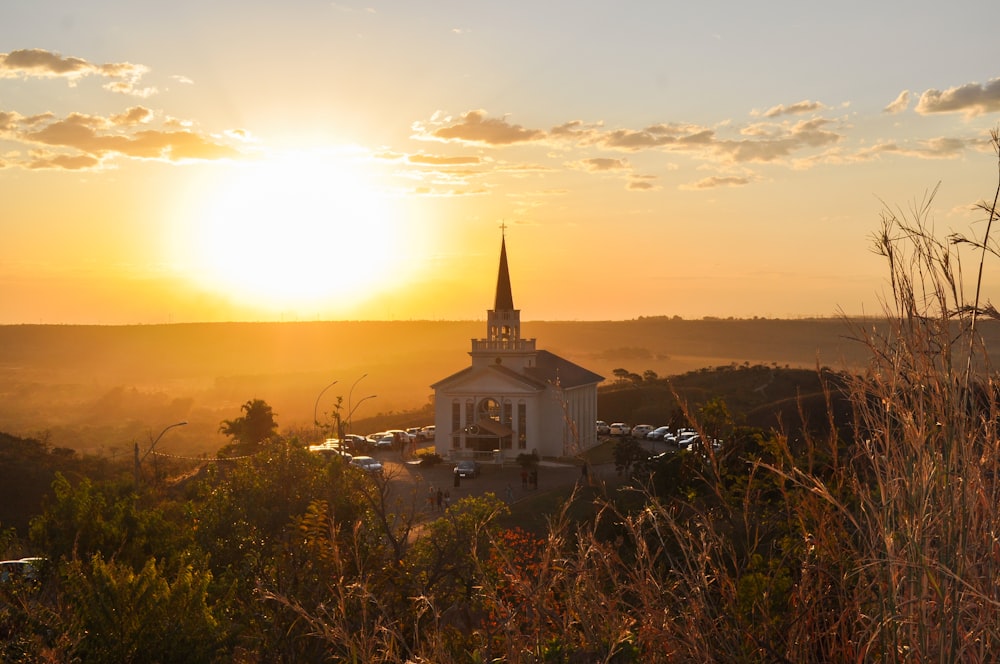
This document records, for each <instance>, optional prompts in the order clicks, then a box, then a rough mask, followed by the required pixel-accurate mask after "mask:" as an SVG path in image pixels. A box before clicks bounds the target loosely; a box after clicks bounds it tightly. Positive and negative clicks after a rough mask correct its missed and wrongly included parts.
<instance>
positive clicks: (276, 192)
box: [188, 152, 405, 310]
mask: <svg viewBox="0 0 1000 664" xmlns="http://www.w3.org/2000/svg"><path fill="white" fill-rule="evenodd" d="M234 169H235V170H234V173H233V174H232V175H231V176H228V177H227V178H226V179H225V180H224V181H223V182H222V183H220V185H219V186H218V187H217V188H216V189H215V190H214V191H209V192H208V193H206V198H207V200H206V201H205V202H204V206H203V208H202V209H201V210H200V212H199V213H198V214H197V215H196V218H195V219H194V220H192V221H193V222H194V228H193V229H192V233H193V236H192V237H191V238H189V239H190V241H191V246H189V247H188V251H190V252H191V255H190V256H189V258H190V260H191V263H193V265H192V267H193V269H192V271H191V272H192V275H191V276H192V277H193V278H195V279H196V280H197V281H198V282H199V283H200V285H201V286H202V287H204V288H207V289H208V290H211V291H214V292H217V293H219V294H221V295H224V296H227V297H230V298H232V299H234V300H237V301H240V302H243V303H253V304H255V305H257V306H259V307H261V308H264V309H271V310H281V309H283V308H287V307H290V306H291V307H310V306H312V307H319V306H325V305H329V304H334V305H338V306H344V305H347V304H350V303H353V302H357V301H359V300H362V299H365V298H367V297H371V296H372V295H373V294H374V293H377V292H378V291H380V290H381V289H383V288H385V287H387V286H389V285H391V284H392V283H393V282H394V280H396V279H398V277H399V276H400V269H399V267H398V266H399V265H400V261H401V246H402V244H403V242H402V241H403V240H404V237H403V235H404V231H405V225H404V223H403V221H402V220H401V219H399V218H398V217H397V216H395V215H394V214H393V208H392V205H391V201H390V199H389V198H388V197H387V196H386V195H385V194H383V193H381V192H378V191H376V190H375V189H374V188H373V187H372V186H371V184H370V183H369V182H366V181H365V180H364V176H363V174H362V173H361V172H360V171H359V170H357V169H356V168H352V167H351V166H350V165H348V162H346V161H345V160H344V159H343V157H340V156H338V155H330V154H313V153H304V152H298V153H290V154H284V155H282V156H280V157H279V158H271V159H267V160H261V161H255V162H252V163H247V164H236V165H234ZM331 300H336V301H335V302H330V301H331Z"/></svg>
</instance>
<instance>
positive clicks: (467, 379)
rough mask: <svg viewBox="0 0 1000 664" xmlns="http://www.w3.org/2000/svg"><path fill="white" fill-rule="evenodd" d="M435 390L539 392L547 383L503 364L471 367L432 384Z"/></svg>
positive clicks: (459, 391) (453, 391)
mask: <svg viewBox="0 0 1000 664" xmlns="http://www.w3.org/2000/svg"><path fill="white" fill-rule="evenodd" d="M431 389H433V390H435V391H442V392H450V393H456V392H457V393H461V392H470V393H477V394H480V393H484V392H493V393H496V392H500V393H511V392H515V393H516V392H523V393H532V394H534V393H537V392H541V391H543V390H544V389H545V383H541V382H539V381H537V380H536V379H534V378H532V377H530V376H528V375H525V374H521V373H518V372H516V371H513V370H511V369H508V368H507V367H504V366H502V365H490V366H486V367H478V368H477V367H469V368H467V369H463V370H462V371H459V372H458V373H454V374H452V375H451V376H448V377H447V378H444V379H442V380H439V381H438V382H436V383H434V384H433V385H431Z"/></svg>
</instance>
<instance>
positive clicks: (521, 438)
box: [517, 401, 528, 450]
mask: <svg viewBox="0 0 1000 664" xmlns="http://www.w3.org/2000/svg"><path fill="white" fill-rule="evenodd" d="M527 448H528V406H527V404H525V403H524V402H523V401H522V402H521V403H519V404H517V449H519V450H524V449H527Z"/></svg>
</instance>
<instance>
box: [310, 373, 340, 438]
mask: <svg viewBox="0 0 1000 664" xmlns="http://www.w3.org/2000/svg"><path fill="white" fill-rule="evenodd" d="M338 382H340V381H337V380H335V381H333V382H332V383H330V384H329V385H327V386H326V387H324V388H323V389H322V390H320V391H319V394H317V395H316V405H314V406H313V426H315V427H316V428H317V429H318V428H319V400H320V399H321V398H323V394H324V393H325V392H326V391H327V390H328V389H330V388H331V387H333V386H334V385H336V384H337V383H338Z"/></svg>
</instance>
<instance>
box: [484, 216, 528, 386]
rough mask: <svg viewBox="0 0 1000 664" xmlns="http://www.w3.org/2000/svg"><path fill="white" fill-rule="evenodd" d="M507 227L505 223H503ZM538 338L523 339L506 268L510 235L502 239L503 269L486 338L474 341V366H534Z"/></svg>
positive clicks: (487, 314)
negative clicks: (487, 364) (508, 237)
mask: <svg viewBox="0 0 1000 664" xmlns="http://www.w3.org/2000/svg"><path fill="white" fill-rule="evenodd" d="M501 228H503V229H504V230H506V226H501ZM534 355H535V340H534V339H522V338H521V312H520V311H519V310H517V309H515V308H514V296H513V295H512V294H511V290H510V270H509V268H508V267H507V235H506V233H504V235H503V236H501V240H500V269H499V270H498V271H497V290H496V295H495V297H494V298H493V308H492V309H489V310H487V312H486V338H485V339H478V340H477V339H473V340H472V357H473V365H481V364H486V363H489V364H503V365H504V366H511V367H515V366H520V367H524V366H531V365H532V362H533V361H534V360H533V358H534Z"/></svg>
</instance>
